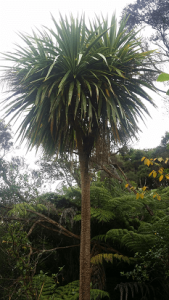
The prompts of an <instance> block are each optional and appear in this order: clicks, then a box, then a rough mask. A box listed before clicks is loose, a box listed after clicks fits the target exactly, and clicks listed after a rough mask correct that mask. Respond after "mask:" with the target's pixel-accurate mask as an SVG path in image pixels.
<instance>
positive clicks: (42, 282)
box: [33, 276, 109, 300]
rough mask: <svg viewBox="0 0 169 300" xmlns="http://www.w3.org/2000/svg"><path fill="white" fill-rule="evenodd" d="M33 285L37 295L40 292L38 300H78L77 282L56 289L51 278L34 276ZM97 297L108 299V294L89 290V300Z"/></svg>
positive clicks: (94, 299)
mask: <svg viewBox="0 0 169 300" xmlns="http://www.w3.org/2000/svg"><path fill="white" fill-rule="evenodd" d="M33 283H34V286H35V287H36V288H37V290H38V293H40V291H41V295H40V297H39V300H47V299H48V300H61V299H70V300H78V299H79V280H76V281H73V282H70V283H68V284H67V285H65V286H61V287H57V286H56V284H55V282H54V280H53V279H52V278H51V277H48V276H45V277H44V278H41V279H39V277H38V276H35V277H34V280H33ZM42 287H43V290H42ZM98 296H100V298H104V297H106V296H107V297H108V298H109V294H108V293H107V292H105V291H101V290H98V289H92V288H91V289H90V299H91V300H96V299H97V297H98Z"/></svg>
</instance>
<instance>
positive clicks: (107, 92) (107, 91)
mask: <svg viewBox="0 0 169 300" xmlns="http://www.w3.org/2000/svg"><path fill="white" fill-rule="evenodd" d="M106 94H107V96H108V97H110V94H109V90H108V89H106Z"/></svg>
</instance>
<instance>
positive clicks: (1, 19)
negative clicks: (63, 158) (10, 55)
mask: <svg viewBox="0 0 169 300" xmlns="http://www.w3.org/2000/svg"><path fill="white" fill-rule="evenodd" d="M133 2H135V1H133V0H116V1H115V0H102V1H101V0H83V1H81V0H77V1H76V0H67V1H66V0H59V1H58V0H55V1H51V0H18V1H17V0H11V1H10V0H0V52H6V51H11V52H12V51H13V50H14V43H20V39H19V37H18V36H17V34H16V33H17V32H19V31H20V32H27V33H31V29H35V27H37V28H40V27H41V26H42V25H45V26H47V27H52V26H53V25H52V21H51V16H50V13H52V14H53V16H54V17H55V19H57V18H58V17H59V12H60V13H61V14H62V15H65V14H69V13H72V14H73V15H74V16H76V15H77V13H79V14H81V13H82V12H84V13H85V15H86V18H88V17H89V18H94V16H95V14H97V15H100V14H101V13H102V14H103V16H106V15H107V14H108V16H110V17H111V15H112V14H113V13H114V11H116V16H117V20H119V16H120V13H121V11H122V9H123V8H124V7H125V6H126V5H127V4H129V3H133ZM159 88H162V84H160V83H159ZM166 90H167V87H166ZM1 95H2V94H0V96H1ZM2 97H4V96H3V95H2ZM152 97H153V98H154V100H155V102H156V104H157V105H158V109H153V108H152V107H150V114H151V116H152V119H150V118H146V125H147V128H146V127H145V126H143V124H140V127H141V129H142V131H143V133H142V134H140V142H139V143H137V144H133V147H135V148H141V149H143V148H153V147H156V146H157V145H159V143H160V140H161V137H162V135H164V133H165V131H169V118H168V114H167V113H166V110H165V109H164V105H163V103H162V101H161V99H160V97H159V96H158V95H152ZM162 106H163V108H162ZM1 115H2V114H1V112H0V116H1ZM14 128H15V127H14ZM23 153H24V152H23Z"/></svg>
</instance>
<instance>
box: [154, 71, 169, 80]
mask: <svg viewBox="0 0 169 300" xmlns="http://www.w3.org/2000/svg"><path fill="white" fill-rule="evenodd" d="M168 80H169V74H167V73H161V74H160V75H159V76H158V78H157V81H160V82H162V81H168Z"/></svg>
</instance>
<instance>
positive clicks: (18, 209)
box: [8, 202, 47, 217]
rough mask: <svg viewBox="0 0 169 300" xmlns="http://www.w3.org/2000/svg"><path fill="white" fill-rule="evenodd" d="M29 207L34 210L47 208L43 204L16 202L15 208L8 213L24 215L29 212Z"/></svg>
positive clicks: (10, 214)
mask: <svg viewBox="0 0 169 300" xmlns="http://www.w3.org/2000/svg"><path fill="white" fill-rule="evenodd" d="M27 209H30V210H32V211H44V210H47V208H46V206H45V205H43V204H36V205H32V204H31V203H27V202H22V203H17V204H15V205H14V206H13V208H12V209H11V210H10V211H9V212H8V215H9V216H21V217H24V216H26V215H27V214H28V212H27Z"/></svg>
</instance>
